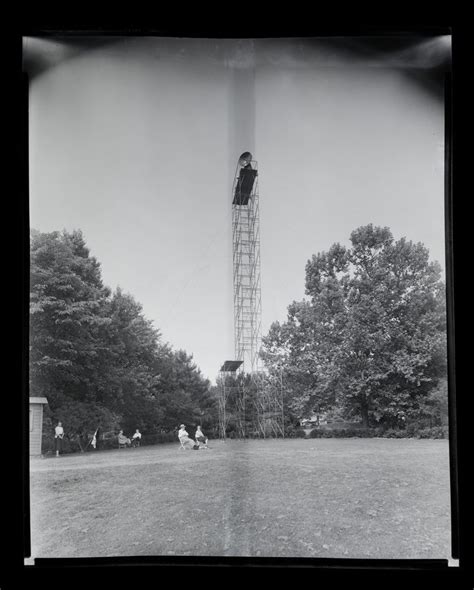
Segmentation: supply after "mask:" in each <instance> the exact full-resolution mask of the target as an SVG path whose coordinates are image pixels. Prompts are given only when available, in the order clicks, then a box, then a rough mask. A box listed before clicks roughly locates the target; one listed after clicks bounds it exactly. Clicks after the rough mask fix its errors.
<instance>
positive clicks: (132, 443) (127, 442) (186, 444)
mask: <svg viewBox="0 0 474 590" xmlns="http://www.w3.org/2000/svg"><path fill="white" fill-rule="evenodd" d="M94 437H95V435H94ZM63 438H64V429H63V425H62V424H61V422H58V425H57V426H56V428H55V431H54V442H55V451H56V456H57V457H58V456H59V453H60V452H62V442H63ZM141 438H142V434H141V432H140V431H139V429H138V428H137V429H136V430H135V432H134V434H133V435H132V438H131V439H130V438H128V437H127V436H125V434H124V433H123V430H121V431H120V432H119V433H118V436H117V440H118V444H119V448H123V447H139V446H140V440H141ZM178 438H179V442H180V443H181V448H182V449H195V450H198V449H200V448H203V449H207V448H208V446H207V440H208V439H207V438H206V436H204V433H203V431H202V430H201V427H200V426H198V427H197V428H196V433H195V435H194V440H193V439H192V438H190V436H189V434H188V433H187V432H186V426H185V425H184V424H181V426H180V427H179V431H178ZM94 448H95V446H94Z"/></svg>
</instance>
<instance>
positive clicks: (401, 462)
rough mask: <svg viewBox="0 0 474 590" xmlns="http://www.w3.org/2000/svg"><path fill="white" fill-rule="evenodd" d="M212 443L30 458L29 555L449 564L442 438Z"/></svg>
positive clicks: (445, 445) (446, 475)
mask: <svg viewBox="0 0 474 590" xmlns="http://www.w3.org/2000/svg"><path fill="white" fill-rule="evenodd" d="M209 444H210V447H211V448H210V449H209V450H201V451H180V450H179V444H178V443H176V444H166V445H157V446H153V447H141V448H139V449H121V450H118V449H117V450H113V451H97V452H95V453H94V452H90V453H86V454H83V455H63V456H61V457H59V458H55V457H51V458H43V459H40V458H36V459H32V460H31V474H30V486H31V541H32V556H33V557H102V556H119V555H122V556H126V555H128V556H133V555H212V556H262V557H263V556H272V557H349V558H390V559H395V558H427V559H431V558H445V559H447V558H449V557H450V541H451V535H450V493H449V463H448V442H447V441H446V440H417V439H357V438H354V439H293V440H255V441H230V440H229V441H226V442H223V441H210V442H209Z"/></svg>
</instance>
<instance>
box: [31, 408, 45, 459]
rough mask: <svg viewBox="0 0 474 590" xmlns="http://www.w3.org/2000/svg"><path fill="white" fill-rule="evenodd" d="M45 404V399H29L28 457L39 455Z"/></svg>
mask: <svg viewBox="0 0 474 590" xmlns="http://www.w3.org/2000/svg"><path fill="white" fill-rule="evenodd" d="M47 403H48V400H47V399H46V398H45V397H30V456H37V455H41V439H42V436H43V406H44V405H45V404H47Z"/></svg>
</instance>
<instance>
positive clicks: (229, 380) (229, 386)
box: [219, 361, 245, 439]
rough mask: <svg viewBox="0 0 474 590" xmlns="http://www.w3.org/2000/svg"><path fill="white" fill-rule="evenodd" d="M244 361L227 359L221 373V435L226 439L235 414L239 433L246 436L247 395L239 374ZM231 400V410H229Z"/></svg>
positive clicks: (243, 436) (240, 435)
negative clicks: (228, 427) (231, 419)
mask: <svg viewBox="0 0 474 590" xmlns="http://www.w3.org/2000/svg"><path fill="white" fill-rule="evenodd" d="M241 366H242V361H225V363H224V364H223V365H222V367H221V368H220V375H219V381H220V383H219V437H220V438H222V439H225V437H226V432H227V426H228V424H229V420H230V418H231V417H232V414H233V415H234V419H235V421H236V424H237V435H238V436H239V438H245V422H244V420H245V396H244V394H243V393H244V392H243V387H242V380H241V379H239V376H238V375H237V371H238V369H239V368H240V367H241ZM229 402H231V408H230V410H231V412H232V414H231V412H229Z"/></svg>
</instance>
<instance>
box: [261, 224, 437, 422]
mask: <svg viewBox="0 0 474 590" xmlns="http://www.w3.org/2000/svg"><path fill="white" fill-rule="evenodd" d="M351 243H352V247H351V248H345V247H343V246H341V245H340V244H334V245H333V246H332V247H331V248H330V249H329V250H328V252H323V253H319V254H317V255H313V256H312V258H311V260H309V261H308V263H307V265H306V294H307V295H308V296H309V299H308V300H303V301H302V302H294V303H292V304H291V305H290V306H289V308H288V319H287V322H285V323H284V324H283V325H279V324H273V325H272V327H271V329H270V331H269V333H268V335H267V336H266V337H265V338H264V348H263V353H262V355H263V358H264V360H266V362H267V363H268V364H269V365H270V366H272V363H274V361H272V356H271V355H267V357H265V354H266V352H268V353H272V354H273V355H275V354H278V355H279V356H280V357H281V358H284V359H285V364H284V372H285V378H286V380H287V381H288V382H289V383H291V395H290V400H289V404H292V405H293V407H294V408H295V410H296V411H300V413H304V412H305V411H308V410H309V409H310V408H314V407H315V406H318V407H320V408H322V409H325V408H330V407H335V406H336V407H339V408H342V409H343V410H344V412H345V414H346V416H358V417H360V418H361V419H362V421H363V422H364V423H365V424H369V422H383V421H386V422H390V421H391V420H393V418H394V417H395V416H396V415H397V414H398V413H399V412H402V411H403V412H405V413H408V414H410V413H411V414H413V415H414V414H416V413H417V412H419V411H420V407H421V404H422V403H423V400H424V399H426V397H427V396H428V394H429V392H430V391H431V390H432V389H433V388H435V387H436V386H437V384H438V381H439V380H440V379H441V378H443V377H444V376H445V373H446V318H445V290H444V284H443V282H442V280H441V271H440V267H439V265H438V264H437V263H436V262H430V261H429V252H428V250H427V249H426V248H425V247H424V246H423V245H422V244H419V243H418V244H414V243H413V242H410V241H407V240H406V239H405V238H402V239H400V240H398V241H394V239H393V236H392V234H391V232H390V230H389V229H388V228H380V227H374V226H373V225H372V224H370V225H367V226H364V227H361V228H358V229H357V230H355V231H354V232H352V234H351Z"/></svg>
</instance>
